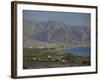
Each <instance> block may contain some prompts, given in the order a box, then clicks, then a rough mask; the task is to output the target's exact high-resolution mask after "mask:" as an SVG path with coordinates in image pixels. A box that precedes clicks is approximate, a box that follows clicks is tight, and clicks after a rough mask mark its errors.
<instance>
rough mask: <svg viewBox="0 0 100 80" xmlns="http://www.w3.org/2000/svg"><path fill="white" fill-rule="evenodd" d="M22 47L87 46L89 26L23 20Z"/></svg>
mask: <svg viewBox="0 0 100 80" xmlns="http://www.w3.org/2000/svg"><path fill="white" fill-rule="evenodd" d="M23 41H24V47H25V48H29V47H33V48H34V47H89V46H90V27H87V26H79V25H78V26H71V25H69V24H66V23H64V22H62V21H52V20H51V21H47V22H43V21H29V20H23Z"/></svg>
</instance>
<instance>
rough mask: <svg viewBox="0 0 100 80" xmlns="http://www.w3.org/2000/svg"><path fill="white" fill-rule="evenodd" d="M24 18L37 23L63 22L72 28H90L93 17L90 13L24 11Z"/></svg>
mask: <svg viewBox="0 0 100 80" xmlns="http://www.w3.org/2000/svg"><path fill="white" fill-rule="evenodd" d="M23 18H24V19H26V20H36V21H52V20H53V21H63V22H64V23H65V24H69V25H71V26H75V25H80V26H87V27H90V20H91V19H90V18H91V15H90V14H89V13H75V12H74V13H73V12H56V11H34V10H23Z"/></svg>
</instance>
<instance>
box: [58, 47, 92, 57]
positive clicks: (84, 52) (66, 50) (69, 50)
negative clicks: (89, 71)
mask: <svg viewBox="0 0 100 80" xmlns="http://www.w3.org/2000/svg"><path fill="white" fill-rule="evenodd" d="M60 50H62V51H63V52H64V53H65V54H66V53H73V54H79V55H82V56H90V53H91V48H89V47H88V48H83V47H79V48H61V49H60Z"/></svg>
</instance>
